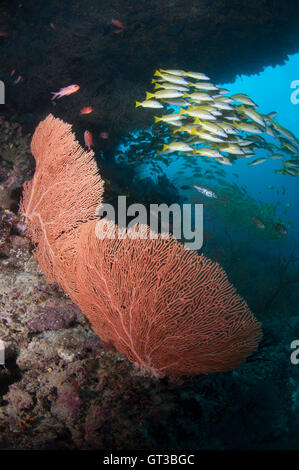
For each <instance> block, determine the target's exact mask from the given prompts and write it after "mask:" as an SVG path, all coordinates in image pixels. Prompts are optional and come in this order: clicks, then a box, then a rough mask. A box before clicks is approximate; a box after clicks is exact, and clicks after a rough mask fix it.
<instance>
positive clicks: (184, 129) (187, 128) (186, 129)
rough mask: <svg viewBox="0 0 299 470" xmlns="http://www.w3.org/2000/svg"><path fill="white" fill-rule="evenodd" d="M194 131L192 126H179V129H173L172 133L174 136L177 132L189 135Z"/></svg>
mask: <svg viewBox="0 0 299 470" xmlns="http://www.w3.org/2000/svg"><path fill="white" fill-rule="evenodd" d="M193 130H194V126H192V125H191V124H188V125H186V126H184V125H183V126H181V127H179V128H178V129H175V130H174V131H173V133H174V134H176V133H177V132H187V133H188V134H191V133H192V132H193Z"/></svg>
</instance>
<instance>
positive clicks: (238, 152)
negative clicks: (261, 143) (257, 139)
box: [220, 144, 244, 155]
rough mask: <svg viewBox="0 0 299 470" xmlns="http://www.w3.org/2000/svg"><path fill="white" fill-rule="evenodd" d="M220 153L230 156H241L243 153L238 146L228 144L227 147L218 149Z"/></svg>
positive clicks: (222, 146) (223, 146)
mask: <svg viewBox="0 0 299 470" xmlns="http://www.w3.org/2000/svg"><path fill="white" fill-rule="evenodd" d="M220 150H221V152H226V153H230V154H232V155H242V154H244V151H243V150H242V149H241V147H240V146H239V145H238V144H229V145H225V144H224V145H221V147H220Z"/></svg>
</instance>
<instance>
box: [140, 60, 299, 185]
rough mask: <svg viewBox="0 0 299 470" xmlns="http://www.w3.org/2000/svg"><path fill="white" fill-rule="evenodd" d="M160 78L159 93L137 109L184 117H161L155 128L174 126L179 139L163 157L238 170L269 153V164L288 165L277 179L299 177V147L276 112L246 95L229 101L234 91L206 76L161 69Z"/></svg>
mask: <svg viewBox="0 0 299 470" xmlns="http://www.w3.org/2000/svg"><path fill="white" fill-rule="evenodd" d="M154 77H155V78H154V79H153V80H152V83H154V84H155V86H154V88H155V91H154V92H153V93H149V92H147V93H146V99H145V100H144V101H143V102H138V101H137V102H136V107H138V106H142V107H145V108H157V109H159V108H164V107H165V106H166V107H169V106H178V107H179V108H180V110H179V112H178V113H174V112H170V113H169V114H164V115H162V116H160V117H157V116H156V117H155V122H164V123H166V124H167V125H170V126H172V127H173V135H175V136H176V137H175V139H174V140H173V142H169V143H167V144H165V145H164V146H163V149H162V151H161V152H162V153H170V152H183V153H184V155H193V156H194V155H198V156H200V157H208V158H213V159H214V160H215V161H217V162H219V163H221V164H223V165H232V163H233V162H234V161H235V160H237V159H239V158H251V157H254V156H255V149H264V150H266V151H267V152H268V155H267V158H269V159H281V160H282V163H283V168H282V169H281V170H276V172H277V173H280V174H285V175H290V176H299V141H298V139H297V138H296V137H295V136H294V134H292V132H290V131H289V130H287V129H285V128H284V127H282V126H281V125H280V124H278V123H277V122H275V117H276V113H275V112H271V113H269V114H262V113H259V112H258V111H257V108H258V106H257V105H256V104H255V103H254V102H253V101H252V99H251V98H250V97H249V96H247V95H246V94H243V93H237V94H233V95H231V96H228V93H229V91H228V90H226V89H224V88H221V87H218V86H217V85H214V84H213V83H212V82H211V81H210V78H209V77H208V76H207V75H205V74H204V73H197V72H184V71H183V70H164V69H159V70H157V71H156V72H155V74H154ZM168 109H169V108H168ZM171 109H172V108H170V110H171ZM263 133H265V134H267V135H268V136H270V137H272V138H274V139H275V140H277V142H278V145H276V144H274V143H270V142H269V141H267V140H266V139H265V138H264V137H263V136H262V135H260V134H263ZM177 134H178V135H177ZM178 137H179V140H178ZM267 158H264V157H263V158H257V159H255V160H253V161H251V162H250V163H248V165H249V166H254V165H259V164H261V163H263V162H265V161H266V160H267Z"/></svg>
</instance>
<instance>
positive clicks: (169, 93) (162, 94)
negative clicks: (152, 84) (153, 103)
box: [146, 90, 184, 100]
mask: <svg viewBox="0 0 299 470" xmlns="http://www.w3.org/2000/svg"><path fill="white" fill-rule="evenodd" d="M183 95H184V94H183V92H181V91H176V90H159V91H156V92H155V93H149V92H146V100H149V99H151V98H180V97H181V96H183Z"/></svg>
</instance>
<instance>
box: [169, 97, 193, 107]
mask: <svg viewBox="0 0 299 470" xmlns="http://www.w3.org/2000/svg"><path fill="white" fill-rule="evenodd" d="M163 103H166V104H170V105H172V106H190V105H191V103H189V102H188V101H186V100H183V99H179V98H178V99H173V100H172V99H170V100H168V99H167V100H165V99H163Z"/></svg>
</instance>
